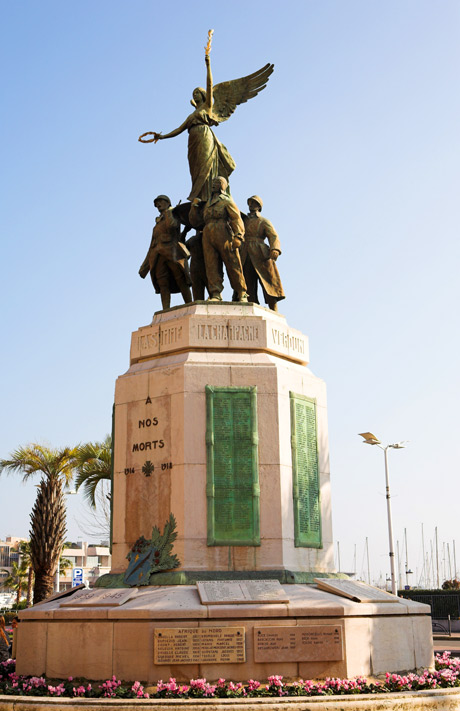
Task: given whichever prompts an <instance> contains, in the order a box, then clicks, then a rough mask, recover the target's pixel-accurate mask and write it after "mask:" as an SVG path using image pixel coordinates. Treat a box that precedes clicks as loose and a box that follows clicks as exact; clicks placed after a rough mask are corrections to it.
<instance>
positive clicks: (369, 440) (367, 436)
mask: <svg viewBox="0 0 460 711" xmlns="http://www.w3.org/2000/svg"><path fill="white" fill-rule="evenodd" d="M359 436H360V437H363V439H364V442H363V444H372V445H377V447H380V449H383V454H384V458H385V496H386V500H387V517H388V543H389V556H390V575H391V592H392V593H393V595H397V594H398V591H397V588H396V575H395V552H394V545H393V525H392V522H391V505H390V477H389V472H388V450H389V449H403V448H404V446H405V444H404V442H397V443H396V444H387V445H386V446H384V445H382V443H381V441H380V440H379V438H378V437H376V436H375V435H373V434H372V432H362V433H360V435H359Z"/></svg>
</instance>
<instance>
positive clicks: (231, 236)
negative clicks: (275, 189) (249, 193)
mask: <svg viewBox="0 0 460 711" xmlns="http://www.w3.org/2000/svg"><path fill="white" fill-rule="evenodd" d="M227 187H228V181H227V180H226V178H224V177H222V176H219V177H217V178H214V179H213V181H212V194H211V197H210V198H209V200H207V201H206V203H204V208H203V202H202V201H201V200H200V199H199V198H197V199H195V200H194V201H193V203H192V207H191V208H190V222H191V223H192V225H193V226H194V227H195V228H196V229H203V253H204V261H205V266H206V277H207V280H208V290H209V299H208V301H222V296H221V293H222V291H223V288H224V281H223V275H222V266H221V264H222V262H223V263H224V264H225V268H226V270H227V275H228V278H229V281H230V284H231V286H232V288H233V291H234V294H235V296H234V299H235V301H247V300H248V295H247V293H246V282H245V280H244V276H243V268H242V265H241V259H240V254H239V248H240V247H241V245H242V243H243V242H244V223H243V220H242V219H241V214H240V211H239V210H238V208H237V206H236V205H235V203H234V202H233V200H232V198H231V197H230V196H229V195H228V194H227V193H226V192H225V191H226V190H227ZM201 208H203V209H201Z"/></svg>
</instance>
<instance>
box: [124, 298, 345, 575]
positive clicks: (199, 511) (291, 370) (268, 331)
mask: <svg viewBox="0 0 460 711" xmlns="http://www.w3.org/2000/svg"><path fill="white" fill-rule="evenodd" d="M307 363H308V340H307V338H306V336H304V335H303V334H301V333H300V332H298V331H295V330H294V329H291V328H289V327H288V326H287V324H286V320H285V318H284V317H283V316H281V315H279V314H277V313H274V312H272V311H269V310H268V309H265V308H263V307H260V306H257V305H254V304H231V303H230V304H219V303H218V304H205V303H200V304H192V305H189V306H183V307H179V308H176V309H172V310H170V311H167V312H161V313H159V314H156V315H155V317H154V319H153V323H152V324H151V325H150V326H146V327H144V328H140V329H139V330H138V331H136V332H135V333H133V335H132V342H131V363H130V368H129V370H128V371H127V373H125V374H124V375H122V376H121V377H119V378H118V380H117V383H116V389H115V430H114V431H115V461H114V484H113V501H114V515H113V549H112V556H113V570H112V572H113V573H121V572H123V571H124V570H125V569H126V566H127V561H126V555H127V553H128V551H129V550H130V549H131V547H132V545H133V543H134V541H136V539H138V538H139V536H141V535H143V536H145V537H146V538H149V537H150V535H151V531H152V527H153V526H158V527H159V528H160V529H162V527H163V526H164V524H165V521H166V520H167V518H168V516H169V514H170V512H172V513H173V514H174V516H175V518H176V521H177V527H178V538H177V541H176V542H175V545H174V552H175V553H176V554H177V556H178V557H179V560H180V561H181V570H183V571H215V572H218V571H269V570H271V571H289V572H290V573H292V574H294V575H295V579H296V580H299V574H304V575H305V574H307V573H312V574H313V573H314V574H316V573H330V572H332V571H333V548H332V528H331V505H330V481H329V450H328V433H327V411H326V388H325V384H324V382H323V381H322V380H320V379H319V378H317V377H315V376H314V375H313V373H311V371H310V370H309V369H308V367H307ZM226 388H228V389H229V390H228V393H229V397H230V396H231V395H233V394H234V393H235V392H236V391H237V390H238V389H239V388H242V389H244V388H251V393H252V401H253V403H254V408H255V413H254V421H253V423H252V426H253V430H254V431H253V444H254V447H255V460H257V461H256V465H255V466H256V469H257V471H255V472H254V481H253V482H251V485H252V490H251V491H250V492H249V494H248V496H250V497H251V501H250V502H247V506H251V507H252V508H253V509H255V510H256V512H255V516H256V518H258V521H256V522H255V525H254V528H255V529H257V530H256V531H255V533H254V536H255V537H252V538H251V537H250V540H249V539H247V540H246V542H248V540H249V545H244V544H241V543H240V541H238V540H236V542H235V536H233V537H232V536H231V535H228V542H227V533H226V531H225V530H224V531H221V537H220V538H219V533H218V532H217V533H216V534H213V530H212V529H213V525H214V522H213V521H211V520H210V518H212V514H211V509H212V503H211V504H210V487H212V486H213V484H212V481H211V479H212V472H211V471H210V469H211V468H212V466H211V463H210V447H209V437H213V438H214V439H215V440H216V447H217V446H218V444H219V442H218V440H219V436H221V433H220V431H219V427H221V428H222V427H223V428H225V427H227V426H228V423H225V422H223V423H222V426H221V422H220V420H219V419H217V420H216V423H215V427H216V428H217V430H216V432H212V431H211V430H212V427H211V425H212V423H210V421H209V420H210V412H209V410H210V407H211V405H210V400H212V397H213V391H215V392H217V393H218V394H220V393H221V392H222V390H223V389H224V390H225V389H226ZM294 395H295V396H299V397H300V398H306V401H307V403H310V404H311V408H313V409H312V414H311V417H312V418H313V419H312V423H311V427H310V429H312V427H316V433H313V434H312V437H316V443H315V442H311V443H310V449H312V448H313V449H312V452H313V454H315V455H316V452H315V451H314V450H315V449H316V450H317V465H316V474H317V476H318V486H319V492H318V493H319V505H318V506H317V509H316V510H315V511H311V510H308V511H307V510H305V508H304V509H303V510H302V502H300V503H299V501H298V500H296V498H295V495H296V483H295V481H294V479H293V442H292V436H293V428H292V412H291V411H292V408H293V396H294ZM207 403H208V405H207ZM243 414H244V413H243ZM237 424H238V423H237ZM239 425H240V427H242V423H239ZM243 436H244V432H238V431H236V432H235V442H234V444H233V449H232V450H231V453H230V454H229V456H231V457H234V458H237V457H238V455H239V452H238V450H239V448H240V442H239V438H243ZM207 439H208V441H207ZM244 446H245V445H244V443H243V439H241V447H244ZM229 452H230V450H229ZM312 456H313V455H312ZM294 464H295V463H294ZM240 466H241V467H244V466H245V463H244V462H242V463H241V465H240ZM248 466H249V465H248ZM312 467H313V469H314V468H315V465H314V463H311V465H310V469H309V472H307V475H308V476H309V477H310V478H312V477H313V476H314V475H316V474H315V472H314V471H313V469H312ZM237 470H238V463H237V464H236V466H235V467H234V472H233V474H234V475H235V476H241V481H242V486H244V484H245V482H244V479H243V478H242V476H243V475H242V472H239V471H237ZM224 476H227V474H224ZM230 476H231V475H230ZM312 481H313V480H312ZM299 485H300V486H302V482H300V484H299ZM306 485H308V482H307V484H306ZM312 485H314V483H313V484H312ZM211 493H212V492H211ZM305 495H306V494H305ZM310 503H311V502H310ZM216 506H217V507H218V506H219V504H218V503H217V504H216ZM231 507H233V510H232V511H231V512H230V511H229V509H230V508H231ZM296 507H297V511H296ZM244 508H245V502H244V501H242V500H241V498H240V499H238V500H237V501H236V502H234V503H232V501H230V499H229V503H228V506H225V505H224V504H222V505H221V507H220V510H217V511H215V512H214V517H215V518H219V516H220V517H222V516H225V515H227V516H228V517H229V519H230V518H231V519H232V520H229V521H228V525H229V526H231V525H232V524H233V527H234V529H235V534H236V533H237V529H238V528H239V527H241V529H243V528H244V525H246V523H247V522H245V521H244V520H241V521H240V516H241V518H244V517H245V516H246V514H248V512H245V511H244ZM296 516H297V517H298V518H299V521H297V522H296V520H295V518H296ZM307 518H308V519H309V520H306V519H307ZM303 519H305V520H303ZM221 524H222V522H221ZM222 526H223V524H222ZM222 526H221V527H222ZM312 526H313V528H315V526H316V529H317V530H316V532H315V531H312V533H311V535H312V536H313V539H314V540H313V539H312V540H313V543H312V545H309V544H308V540H307V541H306V545H305V541H304V542H302V541H299V540H297V541H296V527H297V528H300V529H302V527H303V528H304V529H305V530H306V535H307V537H308V530H307V529H308V527H312ZM302 530H303V529H302ZM222 534H223V538H222ZM243 543H244V539H243ZM176 577H177V576H176ZM310 579H311V576H310ZM152 582H153V581H152Z"/></svg>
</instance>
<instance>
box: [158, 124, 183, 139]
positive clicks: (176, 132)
mask: <svg viewBox="0 0 460 711" xmlns="http://www.w3.org/2000/svg"><path fill="white" fill-rule="evenodd" d="M187 121H188V119H185V121H184V123H182V124H181V125H180V126H179V128H175V129H174V131H170V133H165V134H162V133H159V134H158V136H159V138H158V140H161V139H163V138H174V137H175V136H178V135H179V134H180V133H183V132H184V131H185V129H186V128H187Z"/></svg>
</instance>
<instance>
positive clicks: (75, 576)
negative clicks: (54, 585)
mask: <svg viewBox="0 0 460 711" xmlns="http://www.w3.org/2000/svg"><path fill="white" fill-rule="evenodd" d="M83 582H84V580H83V568H72V587H73V588H76V587H77V585H81V584H82V583H83Z"/></svg>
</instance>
